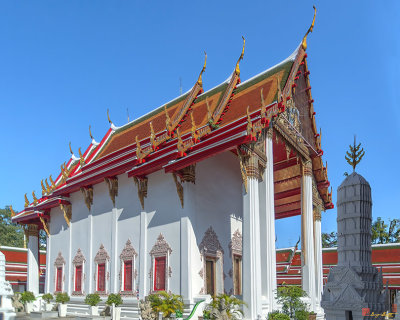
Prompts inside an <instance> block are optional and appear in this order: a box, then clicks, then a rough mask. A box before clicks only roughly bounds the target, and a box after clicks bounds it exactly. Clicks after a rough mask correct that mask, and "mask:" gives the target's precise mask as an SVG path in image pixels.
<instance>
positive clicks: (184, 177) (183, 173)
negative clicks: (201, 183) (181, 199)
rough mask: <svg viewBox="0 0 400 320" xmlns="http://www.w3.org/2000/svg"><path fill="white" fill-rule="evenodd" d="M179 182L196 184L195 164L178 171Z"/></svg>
mask: <svg viewBox="0 0 400 320" xmlns="http://www.w3.org/2000/svg"><path fill="white" fill-rule="evenodd" d="M179 175H180V177H181V182H191V183H195V182H196V164H191V165H189V166H187V167H185V168H183V169H181V170H180V171H179Z"/></svg>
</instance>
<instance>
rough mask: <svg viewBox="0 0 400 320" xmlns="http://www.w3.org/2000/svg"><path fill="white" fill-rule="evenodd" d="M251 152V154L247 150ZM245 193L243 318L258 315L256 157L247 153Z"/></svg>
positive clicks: (258, 219) (258, 231)
mask: <svg viewBox="0 0 400 320" xmlns="http://www.w3.org/2000/svg"><path fill="white" fill-rule="evenodd" d="M250 152H251V151H250ZM246 172H247V178H246V179H247V192H246V193H245V194H244V196H243V278H242V283H243V300H244V302H246V303H247V307H244V312H245V315H244V316H245V319H257V318H258V317H259V316H261V314H262V305H261V283H260V281H261V259H260V254H261V251H260V211H259V197H258V177H259V172H258V157H257V156H256V155H255V154H254V153H252V152H251V155H250V157H249V159H248V160H247V163H246Z"/></svg>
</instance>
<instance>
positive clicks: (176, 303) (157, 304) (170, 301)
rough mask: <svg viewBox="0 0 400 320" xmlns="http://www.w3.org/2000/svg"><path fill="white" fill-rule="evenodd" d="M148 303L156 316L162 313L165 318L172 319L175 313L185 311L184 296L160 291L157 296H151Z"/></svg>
mask: <svg viewBox="0 0 400 320" xmlns="http://www.w3.org/2000/svg"><path fill="white" fill-rule="evenodd" d="M148 301H150V304H151V308H152V309H153V311H154V312H155V313H156V314H158V313H159V312H162V313H163V317H164V318H170V317H171V315H172V314H173V313H176V312H177V311H180V312H182V311H183V299H182V296H180V295H177V294H173V293H167V292H165V291H159V292H157V293H155V294H151V295H149V296H148Z"/></svg>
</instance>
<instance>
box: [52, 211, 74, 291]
mask: <svg viewBox="0 0 400 320" xmlns="http://www.w3.org/2000/svg"><path fill="white" fill-rule="evenodd" d="M50 232H51V237H50V241H51V251H50V256H49V257H47V258H48V259H50V260H49V262H50V263H49V266H50V270H51V271H50V272H51V276H50V278H49V280H50V284H49V290H50V292H55V290H56V287H55V285H56V283H55V282H56V278H55V275H56V267H55V266H54V263H55V261H56V259H57V256H58V254H59V252H61V254H62V256H63V258H64V259H65V262H66V263H65V265H64V266H63V283H62V288H63V290H64V291H66V290H68V280H69V279H68V274H69V264H68V252H69V250H68V249H69V232H68V225H67V223H66V222H65V219H64V215H63V213H62V211H61V209H60V208H58V207H57V208H54V209H52V210H51V219H50Z"/></svg>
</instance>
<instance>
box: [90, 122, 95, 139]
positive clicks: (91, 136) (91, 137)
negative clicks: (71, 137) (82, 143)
mask: <svg viewBox="0 0 400 320" xmlns="http://www.w3.org/2000/svg"><path fill="white" fill-rule="evenodd" d="M90 128H91V126H90V124H89V135H90V139H92V140H93V139H94V138H93V135H92V130H90Z"/></svg>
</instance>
